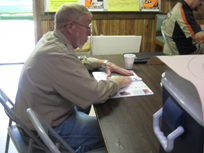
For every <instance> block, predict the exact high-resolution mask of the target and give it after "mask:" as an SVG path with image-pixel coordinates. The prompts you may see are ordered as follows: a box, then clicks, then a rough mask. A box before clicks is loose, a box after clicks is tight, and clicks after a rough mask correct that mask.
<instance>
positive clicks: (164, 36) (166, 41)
mask: <svg viewBox="0 0 204 153" xmlns="http://www.w3.org/2000/svg"><path fill="white" fill-rule="evenodd" d="M161 33H162V36H163V38H164V40H165V43H166V44H167V46H168V47H169V49H170V51H171V55H174V52H173V50H172V48H171V47H170V45H169V42H168V40H167V39H166V35H165V34H164V32H163V30H162V29H161Z"/></svg>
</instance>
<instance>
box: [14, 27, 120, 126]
mask: <svg viewBox="0 0 204 153" xmlns="http://www.w3.org/2000/svg"><path fill="white" fill-rule="evenodd" d="M97 64H98V59H96V58H86V57H85V56H84V57H80V58H78V57H77V56H76V54H75V51H74V49H73V47H72V46H71V44H70V43H69V41H68V40H67V38H66V37H65V36H64V35H63V34H62V33H61V32H60V31H59V30H54V31H52V32H48V33H46V34H45V35H44V36H43V37H42V38H41V39H40V40H39V42H38V43H37V45H36V47H35V49H34V51H33V52H32V54H31V55H30V57H29V58H28V60H27V61H26V62H25V65H24V67H23V69H22V73H21V76H20V80H19V86H18V91H17V96H16V102H15V113H16V114H17V116H19V118H20V119H21V120H22V121H23V122H24V123H25V124H26V125H27V126H28V127H29V128H30V129H31V130H34V127H33V126H32V123H31V122H30V120H29V118H28V116H27V114H26V109H27V108H29V107H31V108H33V109H34V110H35V111H37V112H38V113H39V114H40V115H41V116H42V117H43V118H44V119H45V120H46V121H47V122H48V123H49V124H50V125H51V126H52V127H56V126H58V125H59V124H60V123H62V122H63V121H64V120H65V119H66V118H67V117H69V115H70V114H71V113H72V112H73V110H74V106H75V105H78V106H80V107H82V108H87V107H88V106H90V105H91V104H98V103H104V102H105V101H106V100H107V99H108V98H109V97H112V96H114V95H115V94H116V93H117V92H118V90H119V84H118V83H117V82H115V81H100V82H97V81H96V80H95V79H94V78H92V77H91V76H90V74H89V71H88V70H94V69H95V68H96V67H97ZM87 69H88V70H87Z"/></svg>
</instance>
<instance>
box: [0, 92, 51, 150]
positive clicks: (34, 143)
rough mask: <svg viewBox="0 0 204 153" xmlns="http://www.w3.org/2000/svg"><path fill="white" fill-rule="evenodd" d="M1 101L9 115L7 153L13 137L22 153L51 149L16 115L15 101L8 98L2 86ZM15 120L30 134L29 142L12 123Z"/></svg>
mask: <svg viewBox="0 0 204 153" xmlns="http://www.w3.org/2000/svg"><path fill="white" fill-rule="evenodd" d="M0 103H1V104H2V105H3V107H4V109H5V113H6V114H7V116H8V117H9V125H8V133H7V140H6V148H5V153H8V149H9V140H10V138H11V139H12V141H13V143H14V145H15V147H16V149H17V151H18V152H20V153H34V152H36V153H41V152H46V153H49V152H50V151H49V150H48V149H47V147H46V146H45V145H44V144H43V143H42V142H41V141H40V139H38V138H37V137H36V136H35V135H34V133H33V132H32V131H31V130H29V128H28V127H27V126H26V125H25V124H24V123H23V122H22V121H21V120H20V119H19V118H18V117H17V116H16V114H15V113H14V108H13V106H14V103H13V102H12V101H11V100H10V99H9V98H8V96H7V95H6V94H5V93H4V92H3V91H2V89H1V88H0ZM13 122H15V123H17V124H19V125H20V126H21V128H22V129H23V130H24V131H25V132H26V133H27V134H28V136H29V137H30V140H29V142H26V141H24V139H23V137H22V135H21V134H20V132H19V130H18V128H17V126H16V125H12V123H13Z"/></svg>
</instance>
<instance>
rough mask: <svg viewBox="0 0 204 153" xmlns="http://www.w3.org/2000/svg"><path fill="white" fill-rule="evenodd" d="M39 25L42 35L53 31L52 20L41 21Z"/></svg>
mask: <svg viewBox="0 0 204 153" xmlns="http://www.w3.org/2000/svg"><path fill="white" fill-rule="evenodd" d="M41 24H42V33H43V34H45V33H46V32H48V31H53V30H54V21H53V20H51V21H50V20H46V21H41Z"/></svg>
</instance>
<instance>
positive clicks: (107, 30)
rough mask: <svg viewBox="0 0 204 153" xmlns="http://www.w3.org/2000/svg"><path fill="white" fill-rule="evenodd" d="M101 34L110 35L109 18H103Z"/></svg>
mask: <svg viewBox="0 0 204 153" xmlns="http://www.w3.org/2000/svg"><path fill="white" fill-rule="evenodd" d="M102 34H103V35H110V20H103V33H102Z"/></svg>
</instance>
